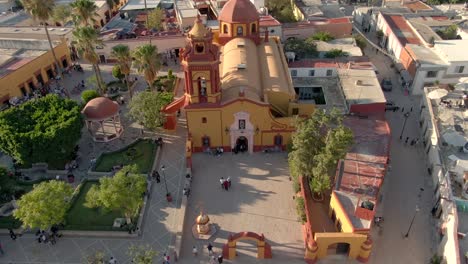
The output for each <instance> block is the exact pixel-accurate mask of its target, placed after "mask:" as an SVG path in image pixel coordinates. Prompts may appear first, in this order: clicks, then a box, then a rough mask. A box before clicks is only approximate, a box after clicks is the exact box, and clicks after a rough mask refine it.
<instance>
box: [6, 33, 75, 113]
mask: <svg viewBox="0 0 468 264" xmlns="http://www.w3.org/2000/svg"><path fill="white" fill-rule="evenodd" d="M54 51H55V54H56V56H57V59H58V60H59V62H60V64H61V67H67V66H69V65H70V64H71V60H70V51H69V48H68V46H67V44H66V43H65V42H54ZM56 74H57V72H56V69H55V63H54V59H53V56H52V52H51V51H50V50H49V43H48V42H47V41H44V40H26V39H22V40H18V39H6V38H3V39H0V107H1V106H2V105H5V104H8V101H9V99H10V98H13V97H19V98H21V97H23V96H25V95H27V94H31V93H32V92H33V91H34V90H35V89H38V88H40V87H41V86H42V85H43V84H46V83H47V82H49V79H50V78H52V77H53V76H56Z"/></svg>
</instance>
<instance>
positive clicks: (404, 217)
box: [365, 32, 436, 264]
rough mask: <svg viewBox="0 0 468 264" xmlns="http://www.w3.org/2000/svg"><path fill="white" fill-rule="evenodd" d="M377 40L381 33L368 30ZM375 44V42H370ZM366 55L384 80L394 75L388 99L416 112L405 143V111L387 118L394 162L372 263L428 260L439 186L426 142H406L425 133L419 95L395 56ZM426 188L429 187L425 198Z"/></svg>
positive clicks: (432, 247) (432, 246) (385, 189)
mask: <svg viewBox="0 0 468 264" xmlns="http://www.w3.org/2000/svg"><path fill="white" fill-rule="evenodd" d="M368 35H369V36H370V38H371V39H375V32H370V33H369V34H368ZM368 46H369V45H368ZM365 54H366V55H367V56H369V57H370V59H371V61H372V62H373V63H374V65H375V66H376V67H377V69H378V70H379V74H378V77H379V80H381V79H382V78H385V77H390V78H391V79H392V82H393V91H392V92H385V96H386V98H387V100H388V101H393V102H394V103H395V104H396V105H398V106H400V107H404V108H405V112H404V113H406V112H408V111H410V110H411V107H413V111H412V112H411V113H410V116H409V118H408V120H407V123H406V127H405V130H404V133H403V141H400V140H399V137H400V133H401V130H402V127H403V122H404V117H403V114H404V113H403V112H401V110H400V111H397V112H395V113H394V112H387V113H386V118H387V121H388V122H389V125H390V128H391V131H392V141H391V146H390V149H391V153H390V159H391V162H390V166H389V168H390V169H389V171H388V173H387V176H386V178H385V181H384V185H383V187H382V189H381V196H382V203H381V204H380V205H379V207H378V209H377V210H378V213H379V212H381V215H379V216H383V217H384V219H385V222H384V223H383V224H382V228H381V229H380V230H379V229H375V230H374V232H373V239H374V248H373V252H372V254H371V258H370V261H369V263H372V264H374V263H376V264H387V263H388V264H391V263H427V262H428V260H429V258H430V257H431V256H432V252H435V246H436V238H435V234H436V232H435V223H434V220H433V219H432V215H431V209H432V204H431V201H432V196H433V190H434V186H432V182H431V179H430V176H429V175H428V173H427V168H426V162H425V158H424V155H423V147H422V143H421V142H422V140H420V143H419V145H418V146H410V145H409V144H405V143H404V140H405V139H406V137H409V138H410V139H409V141H411V139H413V138H417V137H418V135H420V133H419V129H420V128H419V121H418V120H419V110H420V109H419V98H418V97H416V96H407V95H405V94H404V93H403V88H402V87H401V85H400V77H399V75H398V74H397V73H396V71H395V69H394V68H391V67H390V66H389V65H390V64H391V60H390V59H389V58H387V57H385V56H383V55H382V54H381V53H380V52H379V53H378V54H376V52H375V49H370V48H369V47H368V48H366V50H365ZM420 188H424V191H423V192H422V194H421V197H419V193H420ZM416 206H418V207H419V208H420V211H419V212H417V214H416V217H415V220H414V224H413V226H412V229H411V231H410V233H409V237H408V238H406V239H405V238H404V237H403V236H404V234H405V233H406V232H407V230H408V228H409V225H410V222H411V219H412V217H413V216H414V213H415V209H416Z"/></svg>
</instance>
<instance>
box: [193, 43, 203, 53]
mask: <svg viewBox="0 0 468 264" xmlns="http://www.w3.org/2000/svg"><path fill="white" fill-rule="evenodd" d="M204 48H205V47H204V46H203V44H200V43H197V44H195V51H196V52H197V53H203V50H204Z"/></svg>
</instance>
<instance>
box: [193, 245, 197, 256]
mask: <svg viewBox="0 0 468 264" xmlns="http://www.w3.org/2000/svg"><path fill="white" fill-rule="evenodd" d="M192 254H193V256H194V257H196V256H198V249H197V247H196V246H193V247H192Z"/></svg>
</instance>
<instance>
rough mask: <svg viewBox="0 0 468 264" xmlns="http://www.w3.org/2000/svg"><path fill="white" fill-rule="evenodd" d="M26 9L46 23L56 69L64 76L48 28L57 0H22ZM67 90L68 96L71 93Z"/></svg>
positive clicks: (45, 27)
mask: <svg viewBox="0 0 468 264" xmlns="http://www.w3.org/2000/svg"><path fill="white" fill-rule="evenodd" d="M21 3H22V4H23V7H24V9H25V10H26V12H28V13H29V14H30V15H31V17H32V18H33V19H34V20H38V21H39V22H40V23H41V24H42V25H44V31H45V33H46V36H47V41H49V48H50V51H51V52H52V57H54V62H55V67H56V71H57V72H58V74H59V75H60V76H62V67H61V66H60V63H59V61H58V59H57V55H56V54H55V50H54V47H53V45H52V40H51V39H50V35H49V30H48V29H47V26H48V25H47V21H48V20H49V19H50V18H51V16H52V14H53V10H54V8H55V0H21ZM66 91H67V96H69V95H70V93H69V92H68V90H66Z"/></svg>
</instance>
